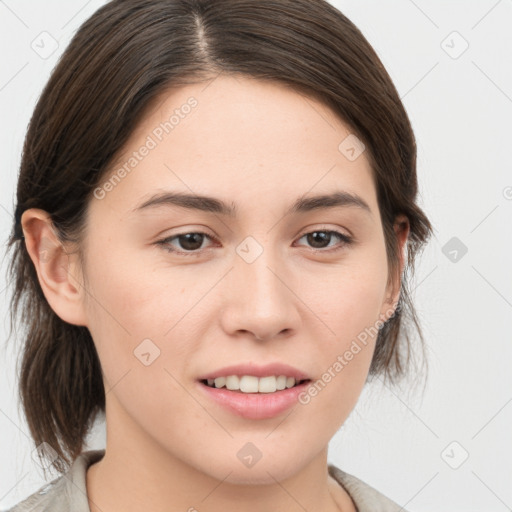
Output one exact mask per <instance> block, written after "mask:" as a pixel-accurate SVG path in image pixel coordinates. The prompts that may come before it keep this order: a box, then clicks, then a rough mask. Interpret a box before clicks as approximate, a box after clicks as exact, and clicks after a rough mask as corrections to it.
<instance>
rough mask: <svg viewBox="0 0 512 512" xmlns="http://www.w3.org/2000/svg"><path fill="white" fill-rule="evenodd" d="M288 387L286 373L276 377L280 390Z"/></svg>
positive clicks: (277, 387) (277, 386)
mask: <svg viewBox="0 0 512 512" xmlns="http://www.w3.org/2000/svg"><path fill="white" fill-rule="evenodd" d="M285 387H286V376H285V375H279V377H277V379H276V389H277V390H278V391H281V390H283V389H284V388H285Z"/></svg>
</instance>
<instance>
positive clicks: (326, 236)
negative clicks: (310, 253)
mask: <svg viewBox="0 0 512 512" xmlns="http://www.w3.org/2000/svg"><path fill="white" fill-rule="evenodd" d="M302 238H306V240H307V242H308V243H309V244H311V245H312V248H313V250H314V251H318V252H333V251H338V250H340V249H343V247H344V246H346V245H349V244H351V243H352V238H351V237H349V236H348V235H345V234H343V233H340V232H339V231H334V230H315V231H310V232H308V233H305V234H304V235H302V236H301V237H300V238H299V240H301V239H302ZM336 238H337V239H339V240H341V244H338V246H336V245H334V246H332V245H331V248H329V249H328V250H324V249H325V248H326V247H329V244H330V243H331V241H333V240H335V239H336Z"/></svg>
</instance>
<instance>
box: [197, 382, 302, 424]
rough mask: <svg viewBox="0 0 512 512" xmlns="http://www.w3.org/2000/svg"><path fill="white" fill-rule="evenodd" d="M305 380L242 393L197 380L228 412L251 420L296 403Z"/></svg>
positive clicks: (270, 414)
mask: <svg viewBox="0 0 512 512" xmlns="http://www.w3.org/2000/svg"><path fill="white" fill-rule="evenodd" d="M309 383H310V381H305V382H303V383H301V384H299V385H298V386H294V387H293V388H287V389H283V390H282V391H275V392H274V393H242V392H241V391H230V390H229V389H226V388H220V389H217V388H211V387H210V386H207V385H206V384H203V383H202V382H198V384H199V387H200V388H201V389H202V392H203V393H205V394H206V395H207V396H208V397H209V398H211V399H212V400H214V401H215V402H217V403H218V404H220V405H221V406H223V407H224V408H226V409H228V410H229V411H230V412H232V413H235V414H237V415H238V416H242V417H243V418H247V419H251V420H263V419H267V418H273V417H274V416H277V415H279V414H281V413H283V412H284V411H286V410H287V409H289V408H290V407H292V406H293V405H294V404H297V403H298V397H299V395H300V394H301V393H302V392H303V391H304V390H305V388H306V387H307V386H308V385H309Z"/></svg>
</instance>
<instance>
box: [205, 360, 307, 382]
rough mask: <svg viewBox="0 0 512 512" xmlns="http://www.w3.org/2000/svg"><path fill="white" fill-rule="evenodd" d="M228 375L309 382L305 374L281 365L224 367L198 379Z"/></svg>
mask: <svg viewBox="0 0 512 512" xmlns="http://www.w3.org/2000/svg"><path fill="white" fill-rule="evenodd" d="M229 375H252V376H254V377H268V376H271V375H275V376H277V377H279V375H286V377H294V378H295V380H309V377H308V375H307V374H306V373H305V372H303V371H301V370H299V369H297V368H294V367H293V366H290V365H288V364H283V363H270V364H266V365H263V366H258V365H255V364H254V363H245V364H237V365H232V366H224V367H223V368H219V369H218V370H213V371H211V372H208V373H206V374H204V375H203V376H201V377H199V380H206V379H215V378H217V377H228V376H229Z"/></svg>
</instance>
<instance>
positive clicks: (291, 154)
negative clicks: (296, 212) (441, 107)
mask: <svg viewBox="0 0 512 512" xmlns="http://www.w3.org/2000/svg"><path fill="white" fill-rule="evenodd" d="M354 140H356V141H357V139H355V135H354V134H352V132H351V129H350V127H349V126H348V125H347V124H345V123H344V122H343V121H342V120H341V119H340V118H339V117H338V116H336V115H335V114H334V113H333V111H332V110H330V109H329V108H328V107H327V106H325V105H324V104H323V103H321V102H319V101H318V100H316V99H313V98H311V97H309V96H306V95H305V94H302V93H300V92H297V91H295V90H292V89H291V88H289V87H287V86H286V85H283V84H280V83H276V82H269V81H262V80H256V79H253V78H250V77H240V76H237V77H234V76H223V75H220V76H219V77H217V78H215V79H213V80H211V81H209V82H203V83H196V84H189V85H186V86H182V87H180V88H176V89H169V90H167V91H165V92H163V93H162V94H160V95H159V96H158V98H156V100H155V101H153V103H152V105H151V107H150V108H149V109H148V111H147V113H146V115H145V116H144V117H143V119H142V120H141V121H140V122H139V124H138V126H136V127H135V129H134V131H133V133H132V135H131V137H130V138H129V140H128V142H127V144H125V146H124V148H123V151H122V152H121V153H120V155H119V156H118V158H117V159H116V161H115V163H114V164H113V165H112V166H111V169H110V173H111V174H110V176H114V175H115V174H116V173H117V175H119V174H121V175H122V179H116V180H115V181H116V184H115V186H114V187H112V188H113V189H114V190H112V191H111V192H109V194H108V200H109V201H118V202H124V203H126V204H125V207H127V208H128V207H131V208H133V206H134V204H133V202H134V200H135V199H137V200H139V199H141V198H143V197H146V198H147V197H148V194H151V193H156V192H162V191H164V190H165V191H169V190H171V191H178V192H186V193H190V194H198V195H209V196H215V197H223V198H224V199H225V202H229V203H230V204H235V206H236V208H237V210H238V208H239V206H238V203H244V204H246V205H248V204H251V205H252V206H254V205H258V204H263V203H264V202H265V200H266V199H268V200H271V201H273V202H274V203H275V202H276V201H277V202H280V203H286V204H287V206H289V203H290V204H291V202H293V201H295V200H296V199H297V198H298V197H302V196H304V195H306V194H308V192H309V191H311V192H312V193H315V194H319V193H330V192H332V191H334V190H338V191H340V190H341V191H347V192H351V193H354V194H357V195H359V196H365V201H366V202H367V203H369V204H370V206H372V204H371V203H373V206H374V205H375V191H374V187H373V178H372V172H371V168H370V164H369V161H368V159H367V157H366V154H365V151H362V152H361V147H357V146H354ZM347 141H348V142H347ZM347 144H348V145H349V146H350V145H352V146H354V147H355V150H356V155H355V156H356V158H353V156H354V152H353V151H352V154H350V153H347V151H346V150H347ZM359 153H360V154H359ZM121 170H122V172H121ZM108 176H109V175H108V174H107V176H106V178H105V180H106V179H107V178H108ZM114 178H115V176H114ZM100 185H101V184H100ZM121 191H122V193H121ZM373 206H372V207H373Z"/></svg>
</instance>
